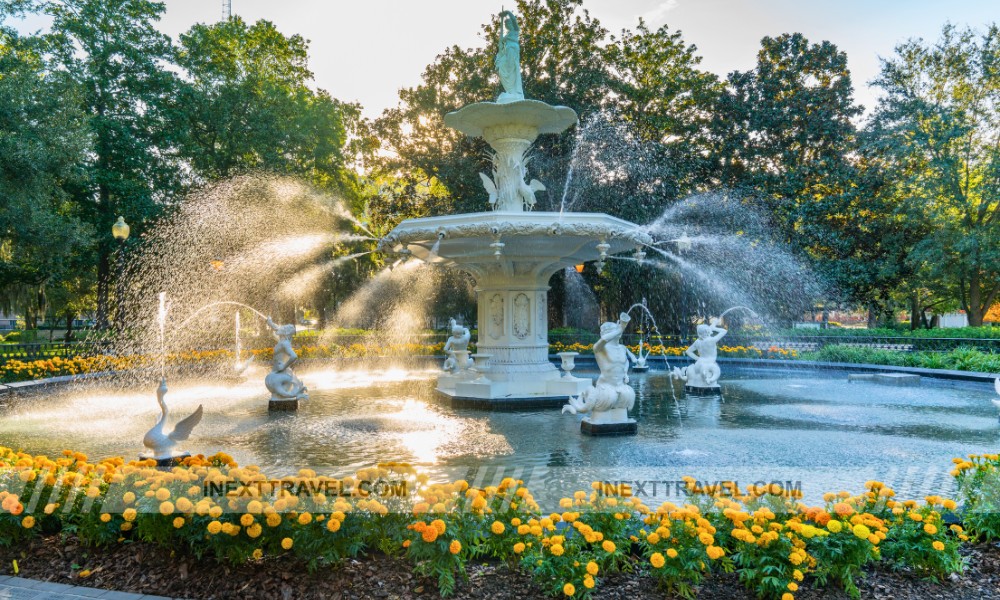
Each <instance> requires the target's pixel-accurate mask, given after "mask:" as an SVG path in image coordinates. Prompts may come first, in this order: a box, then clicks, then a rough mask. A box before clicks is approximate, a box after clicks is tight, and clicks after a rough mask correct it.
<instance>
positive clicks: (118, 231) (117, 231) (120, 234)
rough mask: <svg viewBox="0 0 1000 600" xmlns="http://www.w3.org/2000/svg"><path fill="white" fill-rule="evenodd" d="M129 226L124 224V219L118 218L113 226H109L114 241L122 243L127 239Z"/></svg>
mask: <svg viewBox="0 0 1000 600" xmlns="http://www.w3.org/2000/svg"><path fill="white" fill-rule="evenodd" d="M128 232H129V226H128V223H126V222H125V217H118V220H117V221H115V224H114V225H112V226H111V235H113V236H115V239H116V240H118V241H119V242H124V241H125V240H127V239H128Z"/></svg>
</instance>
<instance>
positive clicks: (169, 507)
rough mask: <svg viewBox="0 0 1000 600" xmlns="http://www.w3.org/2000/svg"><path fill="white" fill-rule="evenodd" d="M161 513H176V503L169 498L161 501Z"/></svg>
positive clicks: (164, 514) (165, 514)
mask: <svg viewBox="0 0 1000 600" xmlns="http://www.w3.org/2000/svg"><path fill="white" fill-rule="evenodd" d="M160 514H161V515H163V516H167V515H172V514H174V503H173V502H170V501H169V500H168V501H166V502H161V503H160Z"/></svg>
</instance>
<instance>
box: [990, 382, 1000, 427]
mask: <svg viewBox="0 0 1000 600" xmlns="http://www.w3.org/2000/svg"><path fill="white" fill-rule="evenodd" d="M993 387H995V388H996V389H997V394H1000V377H997V378H996V379H994V380H993ZM991 402H992V403H993V406H995V407H997V410H1000V400H991ZM997 418H998V419H1000V415H998V417H997Z"/></svg>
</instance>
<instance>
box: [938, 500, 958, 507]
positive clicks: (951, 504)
mask: <svg viewBox="0 0 1000 600" xmlns="http://www.w3.org/2000/svg"><path fill="white" fill-rule="evenodd" d="M942 506H944V507H945V508H946V509H948V510H955V508H956V507H957V506H958V505H957V504H955V501H954V500H952V499H951V498H948V499H947V500H945V501H944V502H943V503H942Z"/></svg>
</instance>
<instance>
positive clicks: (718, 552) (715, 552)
mask: <svg viewBox="0 0 1000 600" xmlns="http://www.w3.org/2000/svg"><path fill="white" fill-rule="evenodd" d="M705 553H706V554H708V557H709V558H710V559H712V560H717V559H720V558H722V557H723V556H725V555H726V551H725V550H723V549H722V548H720V547H719V546H709V547H708V548H705Z"/></svg>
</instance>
